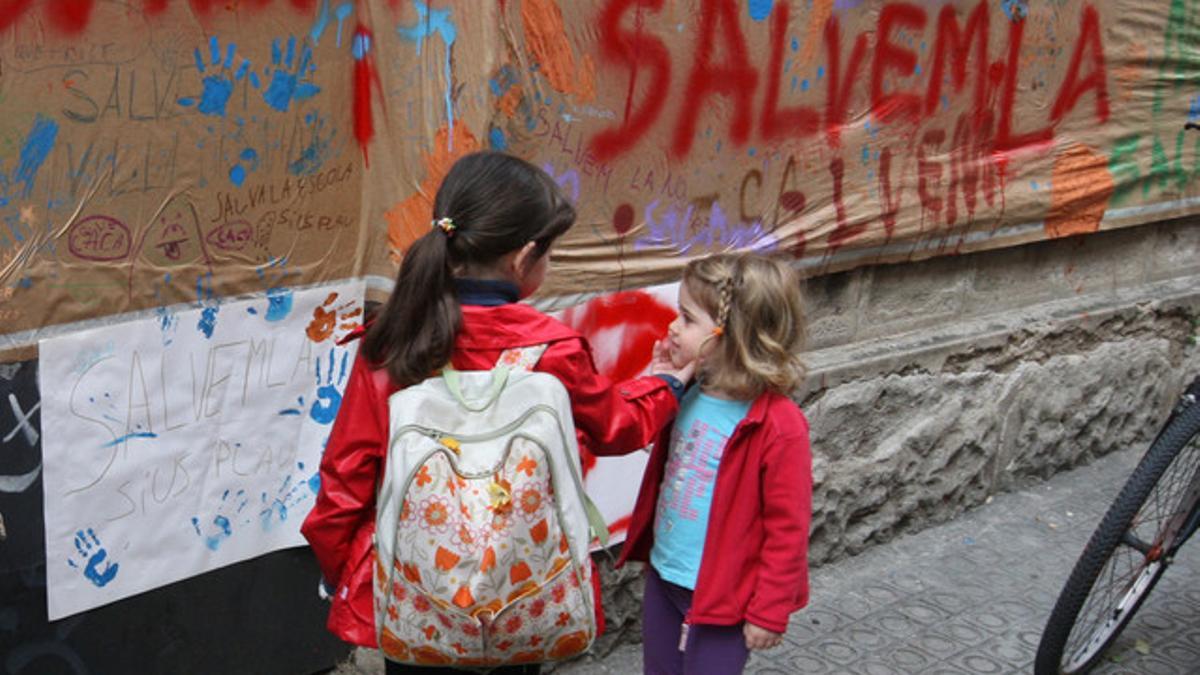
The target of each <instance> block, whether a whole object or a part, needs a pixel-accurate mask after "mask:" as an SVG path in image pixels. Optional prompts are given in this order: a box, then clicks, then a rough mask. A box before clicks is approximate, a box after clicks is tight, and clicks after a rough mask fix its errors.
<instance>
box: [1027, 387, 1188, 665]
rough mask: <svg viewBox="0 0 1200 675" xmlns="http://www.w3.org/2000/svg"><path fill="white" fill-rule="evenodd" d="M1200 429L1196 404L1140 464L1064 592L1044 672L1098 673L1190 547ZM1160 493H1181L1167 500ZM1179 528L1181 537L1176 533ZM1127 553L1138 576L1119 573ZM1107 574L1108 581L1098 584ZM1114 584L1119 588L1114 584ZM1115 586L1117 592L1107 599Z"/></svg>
mask: <svg viewBox="0 0 1200 675" xmlns="http://www.w3.org/2000/svg"><path fill="white" fill-rule="evenodd" d="M1198 432H1200V403H1193V404H1192V405H1189V406H1188V407H1187V408H1185V409H1183V410H1182V411H1181V412H1180V413H1179V414H1178V415H1176V416H1175V417H1174V419H1172V420H1170V421H1169V422H1168V424H1167V426H1166V427H1164V428H1163V430H1162V432H1161V433H1160V434H1159V436H1158V438H1157V439H1156V440H1155V441H1154V443H1153V444H1151V446H1150V449H1149V450H1147V451H1146V454H1145V455H1143V457H1142V459H1141V460H1140V461H1139V462H1138V465H1137V467H1136V468H1135V469H1134V471H1133V473H1132V474H1130V476H1129V479H1128V480H1127V481H1126V482H1125V485H1124V487H1122V488H1121V492H1120V493H1119V494H1118V495H1117V498H1116V499H1115V500H1114V501H1113V503H1112V505H1111V506H1110V507H1109V508H1108V511H1107V512H1106V513H1105V514H1104V518H1103V519H1102V520H1101V521H1100V525H1099V526H1097V528H1096V530H1095V532H1093V533H1092V536H1091V539H1090V540H1089V541H1088V543H1087V546H1085V547H1084V549H1083V552H1082V553H1081V554H1080V556H1079V560H1078V561H1077V562H1076V563H1075V567H1074V568H1073V569H1072V570H1071V574H1070V576H1069V577H1068V578H1067V581H1066V583H1065V584H1064V585H1063V589H1062V591H1061V592H1060V593H1059V596H1058V600H1057V601H1056V602H1055V605H1054V609H1053V610H1052V611H1051V613H1050V617H1049V619H1048V620H1047V621H1046V627H1045V629H1044V630H1043V632H1042V638H1041V641H1040V643H1039V644H1038V651H1037V658H1036V660H1035V661H1034V673H1035V674H1036V675H1057V674H1062V675H1076V674H1078V673H1086V672H1087V671H1088V670H1090V669H1091V668H1092V667H1093V666H1094V665H1095V664H1096V662H1097V661H1099V660H1100V657H1101V656H1103V654H1104V651H1105V650H1106V649H1107V648H1108V647H1109V646H1110V645H1111V644H1112V642H1113V641H1114V640H1115V639H1116V637H1117V635H1119V634H1120V632H1121V630H1122V629H1124V628H1125V626H1126V624H1128V623H1129V620H1130V619H1131V618H1133V615H1134V614H1136V613H1137V610H1138V608H1139V607H1140V606H1141V604H1142V602H1143V601H1144V600H1145V599H1146V597H1147V596H1148V595H1149V593H1150V591H1151V590H1152V589H1153V588H1154V585H1155V584H1156V583H1158V580H1159V579H1160V578H1161V577H1162V574H1163V572H1164V571H1165V570H1166V567H1167V566H1168V565H1169V564H1170V556H1171V555H1173V554H1174V552H1175V550H1176V549H1177V548H1178V547H1179V546H1180V545H1181V544H1182V543H1183V541H1182V540H1181V539H1179V537H1178V535H1180V534H1181V533H1180V532H1179V531H1178V528H1179V524H1180V523H1181V522H1183V521H1184V520H1185V519H1186V518H1187V517H1188V516H1189V515H1190V514H1192V513H1194V511H1195V509H1197V508H1200V506H1198V505H1197V503H1196V495H1195V494H1194V493H1190V492H1188V489H1189V487H1190V486H1192V485H1193V484H1194V483H1193V481H1194V480H1195V478H1196V472H1197V471H1198V469H1197V466H1200V443H1197V442H1195V441H1197V440H1200V439H1197V433H1198ZM1164 478H1165V479H1166V480H1164ZM1160 488H1162V489H1164V490H1168V491H1174V490H1176V489H1178V490H1179V492H1178V493H1173V492H1171V493H1168V494H1167V496H1166V497H1164V498H1160V497H1159V495H1158V492H1159V491H1160ZM1152 496H1153V497H1154V499H1153V500H1151V497H1152ZM1162 504H1168V505H1169V506H1170V510H1169V511H1165V512H1163V513H1162V517H1160V518H1158V519H1157V525H1156V526H1155V527H1154V529H1152V530H1147V529H1145V528H1143V529H1141V530H1139V529H1138V528H1139V526H1140V525H1142V524H1144V523H1145V522H1147V521H1145V520H1142V519H1140V518H1139V517H1140V516H1141V515H1142V513H1143V511H1144V510H1145V509H1146V507H1147V506H1148V505H1149V506H1151V507H1158V506H1161V505H1162ZM1172 528H1174V530H1175V531H1174V532H1171V531H1169V530H1171V529H1172ZM1147 532H1153V538H1152V539H1146V538H1145V536H1147ZM1127 533H1131V534H1132V535H1133V536H1134V537H1137V538H1138V539H1140V542H1141V543H1139V545H1140V546H1141V547H1142V548H1145V549H1148V550H1147V551H1141V550H1139V549H1137V548H1135V547H1134V546H1131V545H1129V544H1128V543H1126V534H1127ZM1182 534H1184V535H1186V533H1182ZM1168 538H1169V539H1170V540H1168ZM1147 543H1148V544H1149V545H1148V546H1147V545H1146V544H1147ZM1125 551H1129V552H1131V553H1130V554H1128V555H1129V560H1128V561H1127V562H1129V567H1130V573H1129V574H1122V575H1119V574H1117V568H1118V567H1119V566H1120V565H1121V564H1122V558H1123V557H1124V555H1125V554H1124V552H1125ZM1110 568H1112V569H1110ZM1105 572H1108V574H1107V575H1105ZM1102 575H1103V578H1104V579H1105V580H1106V583H1105V584H1102V585H1098V584H1097V581H1098V580H1099V579H1101V578H1102ZM1113 579H1115V580H1116V583H1111V581H1110V580H1113ZM1114 588H1115V589H1117V593H1116V594H1114V595H1112V596H1110V597H1104V596H1103V594H1104V593H1105V592H1106V591H1108V590H1112V589H1114ZM1093 610H1098V611H1093ZM1081 614H1082V615H1084V616H1083V617H1082V619H1081ZM1081 624H1082V625H1081Z"/></svg>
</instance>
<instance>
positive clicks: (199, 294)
mask: <svg viewBox="0 0 1200 675" xmlns="http://www.w3.org/2000/svg"><path fill="white" fill-rule="evenodd" d="M205 281H207V282H208V283H207V288H206V284H205V283H204V282H205ZM196 302H197V303H199V304H200V307H201V310H200V321H198V322H197V323H196V328H197V329H198V330H199V331H200V332H201V333H204V337H205V338H208V339H212V336H213V331H214V330H216V327H217V312H219V311H220V310H221V300H220V298H217V297H214V295H213V289H212V272H208V273H206V274H204V275H203V276H199V277H196Z"/></svg>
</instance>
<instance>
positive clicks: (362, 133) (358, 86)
mask: <svg viewBox="0 0 1200 675" xmlns="http://www.w3.org/2000/svg"><path fill="white" fill-rule="evenodd" d="M371 40H372V36H371V31H369V30H367V29H366V27H364V26H363V25H362V24H361V23H360V24H358V26H356V27H355V29H354V42H355V45H356V48H358V47H357V46H358V45H362V47H361V48H362V49H363V52H364V53H363V55H362V58H356V59H355V60H354V138H355V139H356V140H357V141H358V147H360V148H362V153H363V163H364V164H366V165H367V166H370V165H371V161H370V159H369V158H368V157H367V146H368V145H370V143H371V139H372V138H374V136H375V121H374V119H373V118H372V117H371V81H372V80H377V79H378V76H377V75H375V74H374V72H373V71H374V67H373V66H372V65H371V63H372V59H371V51H370V46H369V45H370V44H371Z"/></svg>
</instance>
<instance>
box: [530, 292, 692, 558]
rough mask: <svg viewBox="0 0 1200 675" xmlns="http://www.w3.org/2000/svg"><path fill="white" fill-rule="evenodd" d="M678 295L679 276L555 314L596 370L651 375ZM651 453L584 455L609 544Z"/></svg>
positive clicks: (624, 520) (624, 526)
mask: <svg viewBox="0 0 1200 675" xmlns="http://www.w3.org/2000/svg"><path fill="white" fill-rule="evenodd" d="M678 297H679V282H677V281H676V282H672V283H669V284H663V285H660V286H651V287H648V288H641V289H637V290H633V291H624V292H622V293H618V294H610V295H605V296H601V297H599V298H597V299H595V300H592V301H591V302H588V303H587V304H584V305H579V306H576V307H573V308H570V309H567V310H564V311H560V312H554V313H553V314H552V315H553V316H555V317H556V318H558V319H560V320H562V321H563V322H564V323H566V324H567V325H569V326H571V327H572V328H574V329H575V330H578V331H579V332H580V333H581V334H583V336H584V337H585V338H587V340H588V344H590V345H591V347H592V356H593V359H594V361H595V364H596V369H597V370H599V371H600V372H601V373H603V374H604V375H606V376H608V377H610V378H612V379H613V380H620V379H622V378H624V377H634V376H638V375H649V374H650V360H651V356H652V354H651V350H652V346H653V343H654V341H655V340H657V339H660V338H663V337H666V334H667V326H668V325H669V324H670V322H671V321H672V320H674V318H675V316H676V315H677V313H678V312H677V304H678V303H677V300H678ZM672 421H673V420H672ZM649 458H650V454H649V452H647V451H646V450H645V449H643V450H638V451H636V452H633V453H631V454H628V455H620V456H615V457H594V458H590V459H586V458H585V461H584V465H583V473H584V488H585V489H586V490H587V493H588V496H590V497H591V498H592V501H593V502H595V504H596V508H598V509H599V510H600V514H601V515H602V516H604V521H605V522H606V523H608V530H609V535H610V536H609V543H610V544H617V543H620V542H622V541H624V540H625V535H626V534H627V533H628V529H629V521H630V519H631V517H632V516H633V506H634V502H636V501H637V496H638V490H639V489H640V488H641V485H642V474H643V473H645V470H646V461H647V460H648V459H649Z"/></svg>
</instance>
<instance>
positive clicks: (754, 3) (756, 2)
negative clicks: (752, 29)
mask: <svg viewBox="0 0 1200 675" xmlns="http://www.w3.org/2000/svg"><path fill="white" fill-rule="evenodd" d="M773 4H775V2H774V0H750V2H749V3H747V9H749V10H750V18H751V19H754V20H755V21H762V20H763V19H765V18H767V17H768V16H770V15H771V6H772V5H773Z"/></svg>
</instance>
